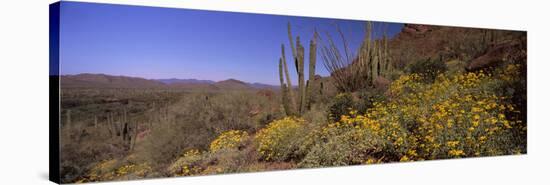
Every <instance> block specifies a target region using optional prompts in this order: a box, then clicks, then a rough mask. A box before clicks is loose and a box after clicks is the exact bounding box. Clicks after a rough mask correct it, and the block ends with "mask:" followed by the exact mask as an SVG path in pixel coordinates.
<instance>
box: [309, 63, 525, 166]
mask: <svg viewBox="0 0 550 185" xmlns="http://www.w3.org/2000/svg"><path fill="white" fill-rule="evenodd" d="M508 68H509V69H504V70H505V71H506V70H508V71H509V72H508V73H506V72H500V73H499V74H487V73H485V72H483V71H480V72H476V73H465V74H459V75H454V76H449V77H448V76H445V75H439V76H438V77H437V78H436V79H435V81H434V83H425V79H423V78H425V77H423V76H420V75H418V74H410V75H405V76H402V77H401V78H399V79H397V80H396V81H394V82H393V83H392V85H391V87H390V89H389V91H390V94H391V96H390V99H388V100H387V101H384V102H375V103H373V107H372V108H370V109H369V110H368V111H367V113H366V114H357V111H355V110H353V111H350V112H349V113H347V114H345V115H342V116H341V117H340V119H339V121H337V122H333V123H330V124H329V125H327V126H325V127H323V128H322V129H320V130H317V131H315V132H314V133H313V134H310V135H308V136H307V137H306V138H307V139H306V140H305V142H304V144H302V145H303V146H307V147H306V148H307V151H308V152H307V155H306V156H305V157H304V159H303V160H302V161H301V162H300V164H299V165H300V166H302V167H318V166H333V165H348V164H361V163H376V162H391V161H411V160H430V159H445V158H460V157H475V156H494V155H506V154H516V153H525V152H526V142H525V141H526V125H525V124H524V123H523V121H522V120H521V119H519V118H520V117H521V116H518V115H520V114H521V111H518V110H517V108H516V107H515V106H514V104H513V103H510V102H511V99H512V97H510V96H506V94H505V93H502V92H498V90H499V87H501V84H502V83H506V82H509V81H513V79H515V78H518V77H514V76H513V74H514V73H513V72H510V71H515V70H514V69H513V68H515V67H508ZM497 71H498V70H497Z"/></svg>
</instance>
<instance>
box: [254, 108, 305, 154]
mask: <svg viewBox="0 0 550 185" xmlns="http://www.w3.org/2000/svg"><path fill="white" fill-rule="evenodd" d="M306 133H307V128H306V123H305V121H304V120H303V119H298V118H290V117H286V118H283V119H281V120H277V121H274V122H272V123H270V124H269V125H268V126H267V127H266V128H264V129H261V130H260V131H258V132H257V134H256V137H255V141H256V143H257V146H258V148H257V151H258V153H259V154H260V156H261V158H262V159H263V160H266V161H287V160H291V159H297V158H300V154H297V151H298V149H299V147H300V145H301V142H302V141H303V139H304V135H305V134H306Z"/></svg>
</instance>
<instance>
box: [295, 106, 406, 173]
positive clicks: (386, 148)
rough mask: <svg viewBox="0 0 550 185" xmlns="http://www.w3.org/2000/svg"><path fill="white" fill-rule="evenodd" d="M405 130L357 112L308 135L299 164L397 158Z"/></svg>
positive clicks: (313, 165) (352, 112) (321, 165)
mask: <svg viewBox="0 0 550 185" xmlns="http://www.w3.org/2000/svg"><path fill="white" fill-rule="evenodd" d="M406 135H407V134H406V131H404V130H403V129H402V128H401V127H400V126H399V125H398V124H397V123H386V122H378V121H376V120H373V119H369V118H367V117H365V116H363V115H357V111H351V112H350V113H349V115H344V116H342V117H341V120H340V122H335V123H331V124H329V125H327V126H325V127H323V128H322V129H321V130H320V131H318V132H316V133H313V134H311V135H309V136H308V138H309V139H308V140H307V141H312V143H307V144H306V145H309V146H311V147H310V149H309V152H308V153H307V155H306V156H305V158H304V160H302V161H301V162H300V163H299V166H301V167H307V168H309V167H323V166H342V165H354V164H366V163H373V161H376V162H380V161H391V160H392V159H394V160H395V159H398V157H397V156H399V154H396V153H395V152H396V151H397V150H396V149H404V148H407V147H405V146H406V141H405V138H406Z"/></svg>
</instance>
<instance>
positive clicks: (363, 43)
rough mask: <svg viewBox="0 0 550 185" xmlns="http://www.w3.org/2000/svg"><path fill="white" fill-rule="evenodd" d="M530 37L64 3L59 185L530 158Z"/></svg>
mask: <svg viewBox="0 0 550 185" xmlns="http://www.w3.org/2000/svg"><path fill="white" fill-rule="evenodd" d="M526 40H527V32H525V31H509V30H495V29H481V28H464V27H451V26H434V25H422V24H406V23H390V22H377V21H363V20H341V19H330V18H314V17H296V16H284V15H265V14H250V13H234V12H220V11H204V10H190V9H176V8H159V7H145V6H129V5H113V4H97V3H82V2H59V3H55V4H52V5H51V6H50V95H51V96H50V102H51V103H50V115H51V116H50V117H51V120H50V136H51V139H50V142H51V144H50V147H51V148H50V163H51V164H50V178H51V180H52V181H54V182H57V183H75V182H76V183H80V182H100V181H118V180H136V179H147V178H164V177H179V176H200V175H213V174H227V173H243V172H259V171H273V170H288V169H302V168H319V167H333V166H348V165H368V164H379V163H396V162H412V161H424V160H438V159H455V158H471V157H486V156H499V155H518V154H526V153H527V147H526V145H527V122H526V121H527V120H526V118H527V116H526V115H527V112H526V111H527V105H526V104H527V86H526V73H527V51H526V50H527V47H526V45H527V43H526Z"/></svg>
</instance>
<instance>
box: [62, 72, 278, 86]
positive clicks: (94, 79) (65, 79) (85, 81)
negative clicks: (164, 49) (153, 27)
mask: <svg viewBox="0 0 550 185" xmlns="http://www.w3.org/2000/svg"><path fill="white" fill-rule="evenodd" d="M60 84H61V88H178V89H189V90H247V89H279V86H275V85H269V84H262V83H247V82H243V81H240V80H236V79H227V80H223V81H218V82H215V81H212V80H197V79H177V78H170V79H145V78H139V77H128V76H113V75H106V74H90V73H82V74H77V75H61V78H60Z"/></svg>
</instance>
